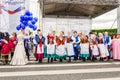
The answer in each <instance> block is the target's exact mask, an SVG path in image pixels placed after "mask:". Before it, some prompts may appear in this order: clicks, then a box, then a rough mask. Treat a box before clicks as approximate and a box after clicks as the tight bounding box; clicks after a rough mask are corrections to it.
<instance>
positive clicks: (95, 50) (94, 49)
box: [90, 34, 99, 61]
mask: <svg viewBox="0 0 120 80" xmlns="http://www.w3.org/2000/svg"><path fill="white" fill-rule="evenodd" d="M90 48H91V51H92V54H91V58H92V61H95V60H97V57H98V56H99V48H98V41H97V37H96V35H95V34H94V35H92V42H91V43H90Z"/></svg>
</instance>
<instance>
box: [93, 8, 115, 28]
mask: <svg viewBox="0 0 120 80" xmlns="http://www.w3.org/2000/svg"><path fill="white" fill-rule="evenodd" d="M116 18H117V9H114V10H112V11H109V12H107V13H105V14H103V15H101V16H98V17H96V18H94V19H92V29H111V28H117V20H116ZM114 22H115V24H114V25H113V23H114ZM112 25H113V26H112Z"/></svg>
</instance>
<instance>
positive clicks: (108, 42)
mask: <svg viewBox="0 0 120 80" xmlns="http://www.w3.org/2000/svg"><path fill="white" fill-rule="evenodd" d="M104 44H105V45H106V46H107V48H108V52H109V56H108V59H110V56H111V54H110V44H111V37H110V36H109V35H108V32H105V33H104Z"/></svg>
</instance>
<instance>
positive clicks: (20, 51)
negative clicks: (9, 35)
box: [10, 30, 28, 65]
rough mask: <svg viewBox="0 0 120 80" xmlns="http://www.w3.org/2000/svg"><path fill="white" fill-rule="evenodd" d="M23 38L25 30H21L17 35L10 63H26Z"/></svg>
mask: <svg viewBox="0 0 120 80" xmlns="http://www.w3.org/2000/svg"><path fill="white" fill-rule="evenodd" d="M24 38H25V32H24V30H21V31H20V33H19V34H18V35H17V41H18V43H17V45H16V47H15V51H14V55H13V58H12V60H11V62H10V64H11V65H25V64H27V63H28V60H27V57H26V53H25V47H24Z"/></svg>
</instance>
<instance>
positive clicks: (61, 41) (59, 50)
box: [56, 31, 67, 62]
mask: <svg viewBox="0 0 120 80" xmlns="http://www.w3.org/2000/svg"><path fill="white" fill-rule="evenodd" d="M65 42H66V39H65V37H64V32H63V31H61V32H60V36H59V37H57V38H56V56H57V58H58V59H60V62H62V61H63V60H62V59H65V58H66V57H67V53H66V50H65Z"/></svg>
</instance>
